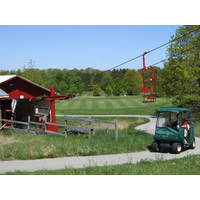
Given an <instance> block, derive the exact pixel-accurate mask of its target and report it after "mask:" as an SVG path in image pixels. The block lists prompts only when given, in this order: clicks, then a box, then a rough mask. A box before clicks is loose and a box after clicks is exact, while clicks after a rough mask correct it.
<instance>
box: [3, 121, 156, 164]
mask: <svg viewBox="0 0 200 200" xmlns="http://www.w3.org/2000/svg"><path fill="white" fill-rule="evenodd" d="M115 119H118V120H119V121H120V120H122V119H120V118H113V119H112V120H115ZM110 120H111V119H110ZM123 121H126V122H127V123H129V126H128V128H125V129H122V130H120V133H119V138H118V140H115V134H114V130H110V131H109V132H108V133H107V132H106V131H103V132H102V131H100V132H97V133H96V135H92V136H91V138H89V137H88V135H82V134H80V135H75V134H70V135H69V136H68V137H66V138H65V137H62V136H55V135H33V134H24V133H23V132H21V133H20V132H18V131H17V132H16V131H15V132H13V131H6V132H5V133H2V132H1V135H0V160H13V159H20V160H26V159H39V158H53V157H63V156H87V155H100V154H114V153H128V152H136V151H142V150H146V149H147V146H148V145H149V144H150V143H151V142H152V136H151V135H149V134H146V133H144V132H141V131H137V130H135V129H134V127H135V126H136V125H139V124H141V123H145V122H147V121H148V120H147V119H141V118H127V119H126V118H125V119H124V118H123Z"/></svg>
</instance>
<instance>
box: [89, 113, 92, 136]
mask: <svg viewBox="0 0 200 200" xmlns="http://www.w3.org/2000/svg"><path fill="white" fill-rule="evenodd" d="M89 119H91V116H90V117H89ZM91 124H92V123H91V121H90V122H89V139H90V138H91V129H92V127H91Z"/></svg>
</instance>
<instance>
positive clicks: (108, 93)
mask: <svg viewBox="0 0 200 200" xmlns="http://www.w3.org/2000/svg"><path fill="white" fill-rule="evenodd" d="M105 93H106V95H108V96H111V95H112V94H113V88H112V87H111V86H110V85H108V86H107V87H106V89H105Z"/></svg>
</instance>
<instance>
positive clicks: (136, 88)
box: [123, 70, 142, 95]
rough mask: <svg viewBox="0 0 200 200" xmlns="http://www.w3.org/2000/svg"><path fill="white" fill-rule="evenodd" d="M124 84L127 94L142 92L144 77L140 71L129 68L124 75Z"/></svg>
mask: <svg viewBox="0 0 200 200" xmlns="http://www.w3.org/2000/svg"><path fill="white" fill-rule="evenodd" d="M123 81H124V85H125V91H126V93H127V95H138V94H140V88H141V87H142V78H141V75H140V73H139V72H137V71H136V70H128V71H127V72H126V73H125V76H124V80H123Z"/></svg>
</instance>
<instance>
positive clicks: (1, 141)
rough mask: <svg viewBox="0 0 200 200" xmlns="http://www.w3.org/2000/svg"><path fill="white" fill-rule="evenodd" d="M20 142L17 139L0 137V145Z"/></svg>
mask: <svg viewBox="0 0 200 200" xmlns="http://www.w3.org/2000/svg"><path fill="white" fill-rule="evenodd" d="M18 142H19V141H18V140H17V139H16V138H15V137H12V136H9V137H7V136H4V135H0V144H14V143H18Z"/></svg>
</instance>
